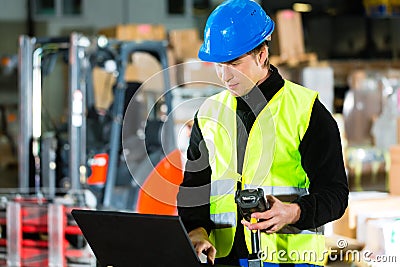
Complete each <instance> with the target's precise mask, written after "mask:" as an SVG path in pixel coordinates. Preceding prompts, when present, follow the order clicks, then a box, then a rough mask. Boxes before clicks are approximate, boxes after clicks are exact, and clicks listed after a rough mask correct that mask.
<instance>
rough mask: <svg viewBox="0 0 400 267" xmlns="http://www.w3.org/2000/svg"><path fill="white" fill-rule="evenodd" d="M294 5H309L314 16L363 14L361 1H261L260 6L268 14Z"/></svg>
mask: <svg viewBox="0 0 400 267" xmlns="http://www.w3.org/2000/svg"><path fill="white" fill-rule="evenodd" d="M295 3H303V4H309V5H310V6H311V8H312V9H311V11H310V13H311V14H314V15H333V16H336V15H358V14H363V13H364V8H363V4H362V0H310V1H301V0H298V1H295V0H279V1H272V0H263V1H261V5H262V6H263V8H264V9H265V10H266V11H267V12H268V13H274V12H276V11H277V10H280V9H291V8H293V5H294V4H295Z"/></svg>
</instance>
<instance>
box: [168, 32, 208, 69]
mask: <svg viewBox="0 0 400 267" xmlns="http://www.w3.org/2000/svg"><path fill="white" fill-rule="evenodd" d="M169 41H170V45H171V47H172V49H173V52H174V55H175V58H176V59H177V60H178V61H179V62H182V61H184V60H185V59H186V58H197V54H198V52H199V49H200V46H201V44H202V41H201V39H200V38H199V31H198V30H197V29H180V30H171V31H170V32H169Z"/></svg>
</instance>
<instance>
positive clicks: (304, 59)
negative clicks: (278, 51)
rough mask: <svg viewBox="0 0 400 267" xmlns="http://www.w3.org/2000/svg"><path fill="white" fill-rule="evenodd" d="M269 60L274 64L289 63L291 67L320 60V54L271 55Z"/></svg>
mask: <svg viewBox="0 0 400 267" xmlns="http://www.w3.org/2000/svg"><path fill="white" fill-rule="evenodd" d="M269 60H270V62H271V64H272V65H274V66H278V65H288V66H289V67H296V66H298V65H300V64H307V65H310V64H314V63H316V62H317V61H318V56H317V54H316V53H304V54H300V55H297V56H295V57H287V56H270V57H269Z"/></svg>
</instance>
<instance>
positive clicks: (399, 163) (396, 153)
mask: <svg viewBox="0 0 400 267" xmlns="http://www.w3.org/2000/svg"><path fill="white" fill-rule="evenodd" d="M389 151H390V168H389V193H390V194H392V195H397V196H399V195H400V145H395V146H392V147H391V148H390V150H389Z"/></svg>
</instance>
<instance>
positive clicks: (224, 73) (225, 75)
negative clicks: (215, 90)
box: [221, 65, 233, 82]
mask: <svg viewBox="0 0 400 267" xmlns="http://www.w3.org/2000/svg"><path fill="white" fill-rule="evenodd" d="M232 78H233V73H232V68H231V67H230V66H228V65H222V69H221V79H222V81H224V82H229V81H230V80H231V79H232Z"/></svg>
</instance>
